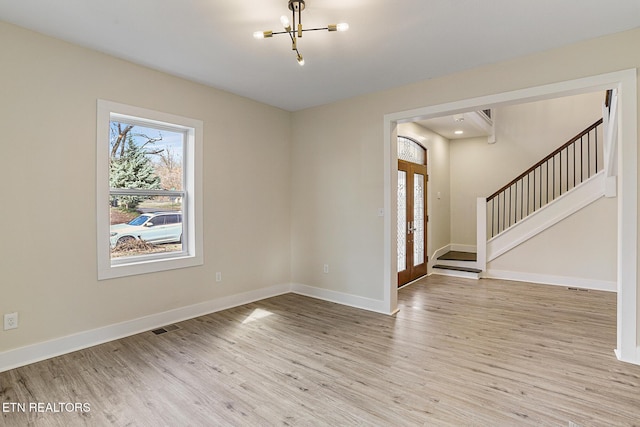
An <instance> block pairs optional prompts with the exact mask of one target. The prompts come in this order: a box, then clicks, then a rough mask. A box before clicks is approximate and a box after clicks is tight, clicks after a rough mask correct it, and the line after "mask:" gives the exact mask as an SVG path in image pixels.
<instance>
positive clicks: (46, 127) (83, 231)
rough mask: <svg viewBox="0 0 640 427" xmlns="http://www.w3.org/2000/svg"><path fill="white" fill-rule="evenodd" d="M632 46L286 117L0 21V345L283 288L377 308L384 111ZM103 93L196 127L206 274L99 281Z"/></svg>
mask: <svg viewBox="0 0 640 427" xmlns="http://www.w3.org/2000/svg"><path fill="white" fill-rule="evenodd" d="M638 45H640V30H635V31H630V32H625V33H621V34H617V35H613V36H608V37H603V38H599V39H595V40H592V41H589V42H585V43H580V44H577V45H573V46H569V47H565V48H562V49H557V50H553V51H550V52H545V53H540V54H536V55H531V56H527V57H524V58H520V59H516V60H513V61H508V62H502V63H499V64H495V65H490V66H486V67H481V68H477V69H473V70H469V71H466V72H462V73H458V74H455V75H450V76H446V77H442V78H437V79H430V80H424V81H422V82H419V83H416V84H412V85H408V86H403V87H399V88H395V89H392V90H387V91H383V92H378V93H375V94H370V95H366V96H361V97H357V98H351V99H347V100H345V101H342V102H337V103H334V104H330V105H326V106H321V107H317V108H313V109H308V110H303V111H299V112H296V113H293V114H290V113H287V112H284V111H281V110H278V109H275V108H272V107H268V106H265V105H262V104H259V103H257V102H253V101H250V100H247V99H244V98H241V97H238V96H235V95H231V94H228V93H225V92H222V91H218V90H214V89H211V88H207V87H204V86H202V85H198V84H195V83H190V82H186V81H184V80H181V79H178V78H175V77H171V76H167V75H166V74H163V73H160V72H155V71H152V70H149V69H146V68H143V67H139V66H135V65H132V64H130V63H127V62H125V61H121V60H117V59H114V58H112V57H109V56H106V55H102V54H99V53H96V52H93V51H90V50H86V49H82V48H79V47H75V46H72V45H69V44H66V43H63V42H59V41H56V40H53V39H51V38H47V37H44V36H41V35H38V34H35V33H32V32H29V31H25V30H21V29H18V28H16V27H14V26H11V25H8V24H3V23H0V51H1V52H2V54H3V61H2V67H0V79H1V81H2V98H1V101H0V117H1V120H2V124H3V135H2V142H1V143H0V144H1V146H2V160H3V161H2V168H0V182H1V183H2V184H1V185H2V187H1V190H2V191H1V192H0V193H1V194H2V197H3V202H4V204H3V207H4V209H3V219H4V223H5V227H3V242H5V244H3V245H1V246H0V272H1V274H2V279H1V280H0V283H1V284H0V290H1V297H0V313H7V312H11V311H19V312H20V328H19V329H18V330H14V331H7V332H5V331H0V337H1V339H0V352H2V351H5V350H8V349H14V348H17V347H20V346H24V345H28V344H31V343H37V342H42V341H45V340H48V339H52V338H55V337H60V336H63V335H68V334H72V333H75V332H78V331H84V330H89V329H92V328H97V327H100V326H104V325H112V324H115V323H118V322H123V321H126V320H129V319H135V318H139V317H141V316H145V315H150V314H154V313H159V312H163V311H166V310H170V309H172V308H177V307H182V306H187V305H189V304H194V303H198V302H201V301H208V300H212V299H215V298H218V297H222V296H226V295H232V294H236V293H240V292H244V291H250V290H255V289H260V288H264V287H267V286H270V285H274V284H279V283H287V282H290V281H291V282H294V283H301V284H305V285H308V286H315V287H318V288H321V289H326V290H333V291H337V292H341V293H344V294H351V295H356V296H361V297H365V298H372V299H377V300H380V299H383V297H384V295H383V293H384V277H383V271H384V268H385V265H384V263H385V260H384V248H383V244H384V238H385V236H384V218H382V217H379V216H378V209H379V208H381V207H383V206H384V191H385V174H384V168H385V164H384V157H385V153H384V152H383V145H384V133H383V116H384V115H385V114H387V113H394V112H398V111H403V110H408V109H412V108H418V107H424V106H429V105H439V104H443V103H448V102H453V101H457V100H462V99H468V98H473V97H479V96H484V95H488V94H496V93H502V92H506V91H511V90H517V89H522V88H528V87H533V86H539V85H543V84H548V83H554V82H559V81H563V80H569V79H577V78H580V77H584V76H590V75H597V74H602V73H607V72H611V71H617V70H622V69H629V68H635V67H638V66H640V50H639V49H638V48H637V46H638ZM371 72H372V73H375V72H376V71H375V70H371ZM425 77H427V76H425ZM98 98H102V99H107V100H112V101H116V102H121V103H126V104H132V105H137V106H140V107H145V108H151V109H156V110H160V111H166V112H169V113H173V114H178V115H183V116H190V117H193V118H196V119H200V120H203V121H204V132H205V138H204V144H205V147H204V156H205V158H204V180H205V183H204V193H205V200H204V215H205V230H204V237H205V239H204V249H205V264H204V265H203V266H202V267H197V268H189V269H183V270H174V271H170V272H164V273H159V274H148V275H142V276H136V277H130V278H123V279H114V280H108V281H101V282H98V281H97V280H96V253H95V251H96V244H95V227H96V219H95V218H96V213H95V205H96V201H95V196H94V194H95V155H96V152H95V150H96V142H95V128H96V99H98ZM247 124H249V125H247ZM7 206H10V207H12V208H11V209H12V211H9V210H8V209H7ZM13 208H15V213H14V212H13ZM323 264H329V265H330V272H329V273H328V274H325V273H323V272H322V265H323ZM216 271H221V272H222V273H223V281H222V282H221V283H216V282H215V281H214V275H215V272H216Z"/></svg>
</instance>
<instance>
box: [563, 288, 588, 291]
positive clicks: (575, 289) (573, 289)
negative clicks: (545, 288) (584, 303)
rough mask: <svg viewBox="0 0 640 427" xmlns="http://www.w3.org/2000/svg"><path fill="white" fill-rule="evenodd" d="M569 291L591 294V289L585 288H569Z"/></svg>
mask: <svg viewBox="0 0 640 427" xmlns="http://www.w3.org/2000/svg"><path fill="white" fill-rule="evenodd" d="M567 289H569V290H570V291H580V292H589V289H585V288H571V287H569V288H567Z"/></svg>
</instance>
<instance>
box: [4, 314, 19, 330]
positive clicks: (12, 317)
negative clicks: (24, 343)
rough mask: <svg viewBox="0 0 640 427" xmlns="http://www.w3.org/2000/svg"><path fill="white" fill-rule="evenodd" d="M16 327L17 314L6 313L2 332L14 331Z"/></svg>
mask: <svg viewBox="0 0 640 427" xmlns="http://www.w3.org/2000/svg"><path fill="white" fill-rule="evenodd" d="M17 327H18V313H8V314H5V315H4V330H5V331H8V330H9V329H16V328H17Z"/></svg>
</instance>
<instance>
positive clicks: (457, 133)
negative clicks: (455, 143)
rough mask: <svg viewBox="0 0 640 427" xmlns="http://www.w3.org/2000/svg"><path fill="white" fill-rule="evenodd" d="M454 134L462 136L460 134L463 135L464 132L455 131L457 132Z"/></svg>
mask: <svg viewBox="0 0 640 427" xmlns="http://www.w3.org/2000/svg"><path fill="white" fill-rule="evenodd" d="M454 133H455V134H456V135H462V134H463V133H464V131H461V130H457V131H455V132H454Z"/></svg>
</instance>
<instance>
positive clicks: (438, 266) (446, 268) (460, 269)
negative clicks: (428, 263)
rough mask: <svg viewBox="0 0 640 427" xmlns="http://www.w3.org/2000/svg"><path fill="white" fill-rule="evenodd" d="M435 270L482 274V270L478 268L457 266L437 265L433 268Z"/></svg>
mask: <svg viewBox="0 0 640 427" xmlns="http://www.w3.org/2000/svg"><path fill="white" fill-rule="evenodd" d="M433 268H440V269H443V270H455V271H466V272H468V273H482V270H480V269H477V268H471V267H458V266H455V265H443V264H436V265H434V266H433Z"/></svg>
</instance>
